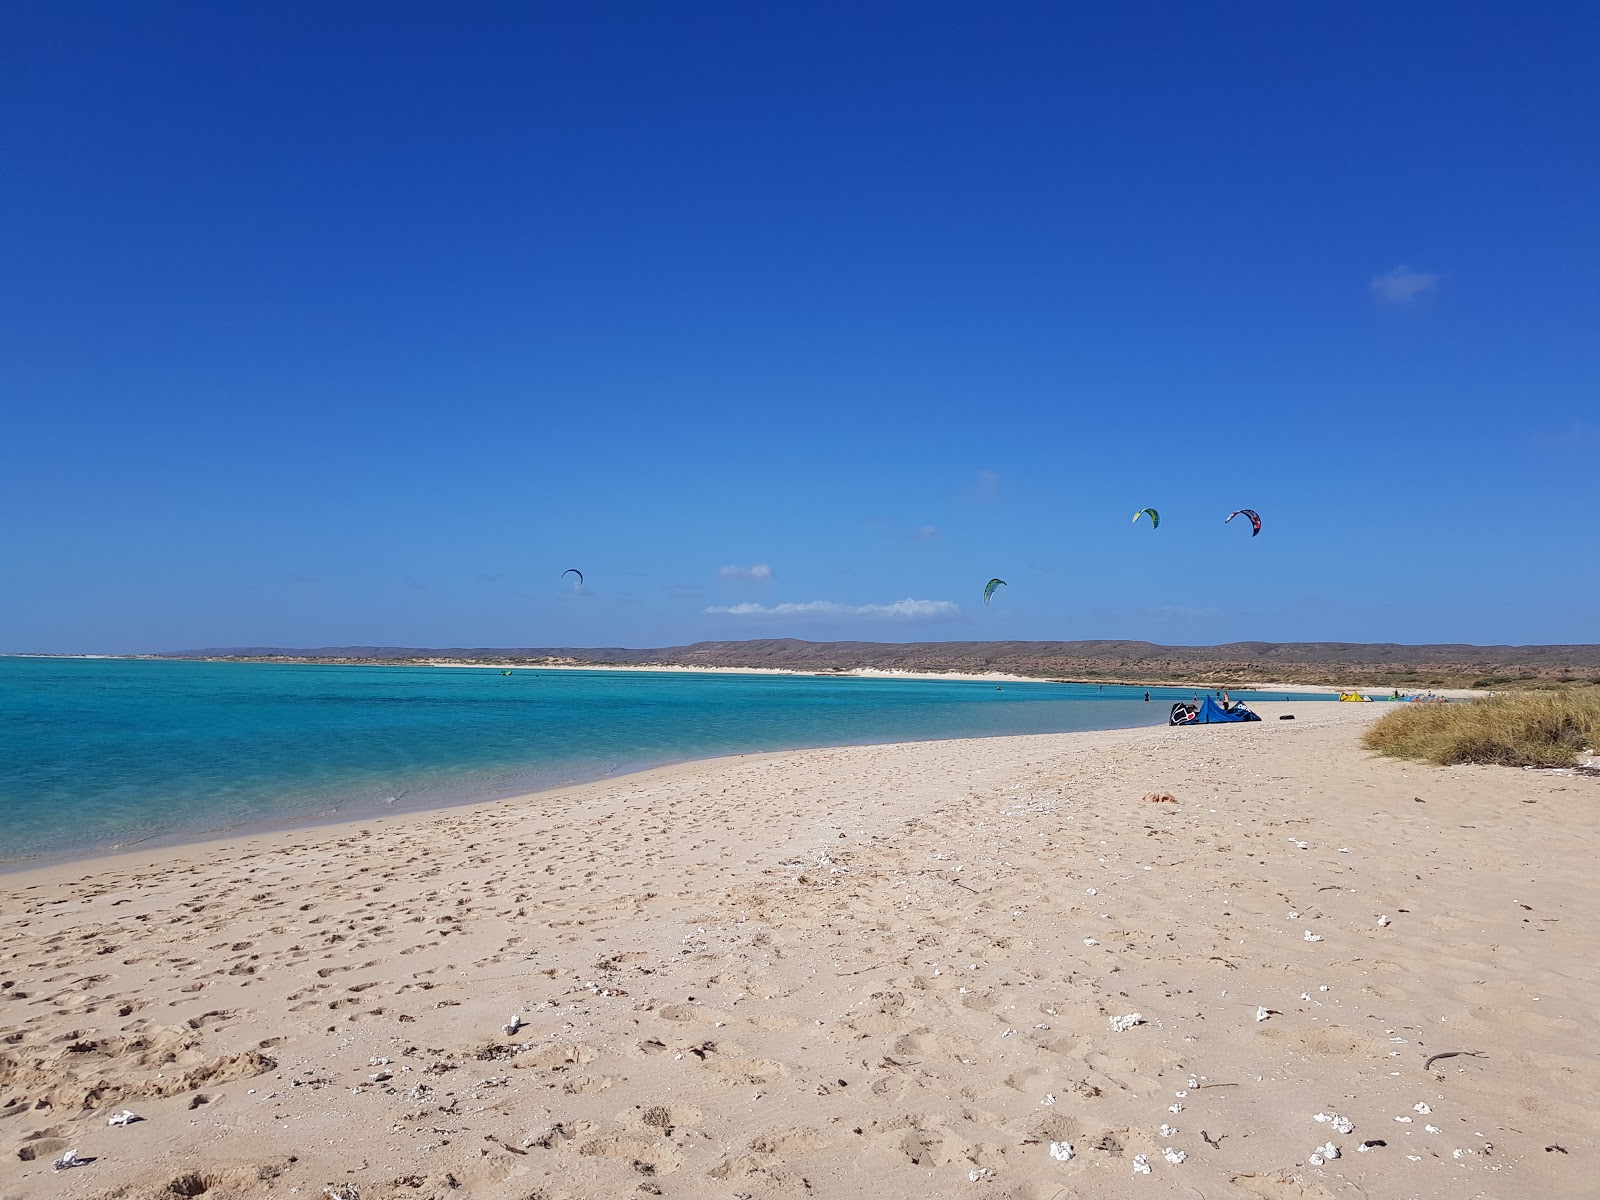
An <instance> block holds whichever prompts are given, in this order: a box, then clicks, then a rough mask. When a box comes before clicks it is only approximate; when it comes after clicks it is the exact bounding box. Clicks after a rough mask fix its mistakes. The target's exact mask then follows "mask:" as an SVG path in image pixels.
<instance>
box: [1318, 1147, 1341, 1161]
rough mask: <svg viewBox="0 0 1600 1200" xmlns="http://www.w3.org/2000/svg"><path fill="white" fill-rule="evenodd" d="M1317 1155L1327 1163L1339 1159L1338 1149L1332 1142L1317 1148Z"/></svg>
mask: <svg viewBox="0 0 1600 1200" xmlns="http://www.w3.org/2000/svg"><path fill="white" fill-rule="evenodd" d="M1317 1153H1318V1154H1320V1155H1322V1157H1323V1159H1324V1160H1326V1161H1327V1162H1332V1161H1333V1160H1334V1159H1336V1158H1338V1157H1339V1147H1337V1146H1335V1145H1334V1144H1333V1143H1332V1142H1329V1143H1328V1144H1327V1145H1325V1146H1319V1147H1317Z"/></svg>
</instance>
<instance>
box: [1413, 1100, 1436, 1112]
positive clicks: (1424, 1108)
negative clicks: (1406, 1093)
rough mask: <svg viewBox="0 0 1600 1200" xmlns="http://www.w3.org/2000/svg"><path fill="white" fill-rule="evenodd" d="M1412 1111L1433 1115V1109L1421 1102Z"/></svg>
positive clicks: (1414, 1105)
mask: <svg viewBox="0 0 1600 1200" xmlns="http://www.w3.org/2000/svg"><path fill="white" fill-rule="evenodd" d="M1411 1111H1412V1112H1419V1113H1431V1112H1432V1111H1433V1109H1431V1108H1429V1107H1428V1106H1427V1104H1425V1103H1423V1102H1422V1101H1420V1100H1419V1101H1418V1102H1417V1103H1416V1104H1413V1105H1412V1106H1411Z"/></svg>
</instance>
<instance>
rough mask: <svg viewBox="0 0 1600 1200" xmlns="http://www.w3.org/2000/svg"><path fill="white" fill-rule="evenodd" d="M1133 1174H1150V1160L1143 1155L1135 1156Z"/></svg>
mask: <svg viewBox="0 0 1600 1200" xmlns="http://www.w3.org/2000/svg"><path fill="white" fill-rule="evenodd" d="M1133 1173H1134V1174H1135V1175H1148V1174H1150V1160H1149V1159H1148V1158H1146V1157H1145V1156H1144V1155H1142V1154H1135V1155H1134V1156H1133Z"/></svg>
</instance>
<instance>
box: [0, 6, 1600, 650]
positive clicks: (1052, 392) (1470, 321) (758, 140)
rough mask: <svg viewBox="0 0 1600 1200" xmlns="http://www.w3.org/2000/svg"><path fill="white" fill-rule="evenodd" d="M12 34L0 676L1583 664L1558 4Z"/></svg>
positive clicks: (124, 17) (1568, 177) (433, 20)
mask: <svg viewBox="0 0 1600 1200" xmlns="http://www.w3.org/2000/svg"><path fill="white" fill-rule="evenodd" d="M3 22H4V35H3V36H0V162H3V164H4V169H3V170H0V237H3V239H4V252H3V254H0V439H3V445H0V451H3V455H4V458H3V462H4V471H3V473H0V506H3V508H0V511H3V512H4V514H5V518H4V520H3V521H0V650H19V651H37V650H54V651H101V652H114V651H137V650H158V649H170V648H178V647H188V646H201V645H240V644H253V645H262V644H277V645H303V646H310V645H326V644H349V643H381V644H408V645H661V644H669V643H676V642H682V641H689V640H695V639H701V638H729V637H768V636H798V637H811V638H839V637H851V638H871V639H879V640H920V639H943V638H961V639H966V638H1098V637H1129V638H1148V639H1151V640H1154V641H1165V642H1177V643H1207V642H1214V641H1225V640H1235V639H1248V638H1259V639H1267V640H1324V639H1341V640H1360V641H1368V640H1371V641H1379V640H1383V641H1388V640H1394V641H1458V640H1465V641H1476V642H1549V641H1594V640H1596V638H1597V617H1600V602H1597V600H1596V597H1597V596H1600V558H1597V556H1596V555H1595V553H1594V547H1593V546H1592V544H1590V538H1589V534H1590V532H1592V530H1593V528H1594V522H1593V519H1592V513H1593V493H1594V488H1595V484H1596V480H1597V479H1600V471H1597V470H1596V461H1597V459H1600V336H1597V334H1596V330H1600V287H1597V278H1596V274H1597V267H1600V205H1597V204H1596V203H1595V197H1596V196H1597V195H1600V156H1596V155H1595V153H1594V151H1593V148H1592V142H1593V129H1594V126H1595V122H1596V119H1597V117H1600V103H1597V102H1600V77H1597V76H1596V74H1595V73H1594V72H1593V70H1592V69H1591V66H1592V64H1591V62H1590V61H1589V60H1590V55H1591V50H1592V47H1593V46H1594V45H1595V44H1596V39H1597V37H1600V10H1597V9H1596V8H1594V7H1593V6H1589V5H1579V4H1555V5H1536V6H1513V5H1500V6H1486V5H1470V6H1469V5H1460V4H1432V5H1430V4H1408V5H1403V6H1393V5H1352V6H1343V7H1341V8H1339V9H1338V10H1337V11H1334V10H1317V9H1313V8H1307V7H1305V6H1290V5H1282V4H1267V5H1234V6H1228V7H1226V8H1225V9H1223V10H1217V9H1207V8H1205V7H1203V6H1197V5H1186V4H1172V5H1100V6H1093V7H1091V6H1083V5H1079V6H1069V5H1058V4H1047V5H1028V4H1013V5H1007V6H993V5H979V4H975V3H974V4H940V3H919V4H877V5H873V4H848V5H846V4H818V3H807V4H803V5H802V4H774V5H750V4H744V3H715V4H712V3H683V4H672V5H668V4H664V3H663V4H603V3H602V4H586V5H533V4H528V5H503V6H497V5H479V6H468V7H446V6H438V5H417V4H404V3H402V4H393V3H386V4H383V5H360V4H347V5H338V6H329V5H312V4H304V5H296V4H290V3H277V4H270V5H269V4H252V5H243V4H241V5H214V4H198V3H196V4H159V3H158V4H152V5H138V6H134V5H123V4H95V3H85V4H79V5H71V6H66V5H59V4H46V3H19V4H12V5H9V6H8V7H7V9H6V13H5V15H4V18H3ZM1145 505H1154V506H1155V507H1157V508H1159V509H1160V510H1161V512H1162V525H1161V528H1160V530H1159V531H1156V532H1152V531H1151V530H1150V529H1149V528H1148V527H1147V526H1145V525H1144V524H1143V523H1142V522H1141V524H1140V525H1139V526H1137V527H1136V526H1134V525H1132V524H1131V522H1130V518H1131V517H1132V515H1133V513H1134V511H1135V510H1136V509H1138V508H1141V507H1143V506H1145ZM1239 507H1250V508H1254V509H1256V510H1258V511H1259V512H1260V513H1261V514H1262V516H1263V518H1264V521H1265V527H1264V529H1263V532H1262V534H1261V536H1260V537H1258V538H1255V539H1252V538H1251V537H1250V536H1249V531H1248V528H1245V527H1243V523H1242V522H1241V521H1235V522H1234V523H1233V524H1231V525H1226V526H1225V525H1224V524H1223V517H1224V516H1225V515H1226V514H1227V513H1228V512H1229V511H1231V510H1233V509H1236V508H1239ZM567 567H579V568H581V569H582V570H583V571H584V572H585V573H586V579H587V582H586V584H585V586H584V587H583V588H582V589H576V588H574V587H573V586H571V585H572V582H573V581H572V580H571V577H568V578H567V580H566V582H565V583H563V581H562V578H561V572H562V571H563V570H564V569H565V568H567ZM758 567H762V568H764V569H763V570H756V569H755V568H758ZM991 575H999V576H1003V577H1004V578H1006V579H1007V580H1008V581H1009V585H1010V586H1009V587H1008V588H1006V589H1005V590H1003V591H1001V592H1000V593H999V595H998V596H997V597H996V599H995V602H994V603H993V604H992V605H990V606H989V607H987V608H986V607H984V606H983V604H982V603H981V590H982V587H983V583H984V581H985V580H987V579H988V578H989V577H990V576H991ZM902 601H915V602H918V603H914V604H902V603H900V602H902ZM783 606H790V607H787V608H785V607H783ZM794 606H800V607H794ZM730 610H731V611H730Z"/></svg>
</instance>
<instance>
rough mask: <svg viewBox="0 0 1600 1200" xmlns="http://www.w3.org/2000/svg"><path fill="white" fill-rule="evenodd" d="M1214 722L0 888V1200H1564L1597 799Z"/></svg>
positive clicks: (1579, 1129)
mask: <svg viewBox="0 0 1600 1200" xmlns="http://www.w3.org/2000/svg"><path fill="white" fill-rule="evenodd" d="M1257 707H1258V708H1259V710H1260V711H1261V712H1262V714H1263V716H1264V717H1265V718H1266V720H1265V721H1263V722H1262V723H1261V724H1258V725H1249V726H1240V727H1206V728H1195V729H1183V730H1169V729H1166V728H1151V729H1136V730H1120V731H1111V732H1101V733H1074V734H1058V735H1044V736H1033V737H1009V738H992V739H975V740H964V741H944V742H925V743H915V744H902V745H890V746H870V747H855V748H843V749H825V750H809V751H798V752H782V753H773V754H762V755H747V756H741V757H735V758H728V759H719V760H715V761H712V762H699V763H691V764H686V765H683V766H679V767H672V768H666V769H662V770H658V771H652V772H648V773H645V774H640V775H634V776H629V777H626V778H622V779H616V780H608V781H605V782H602V783H596V784H591V785H587V786H584V787H580V788H574V789H569V790H567V791H563V792H552V793H542V794H540V795H537V796H533V797H527V798H523V799H519V800H512V801H503V802H500V803H496V804H486V805H479V806H476V807H472V808H456V809H451V810H448V811H446V812H442V813H435V814H422V815H411V816H397V817H394V818H389V819H384V820H371V821H364V822H360V823H359V824H352V825H345V826H323V827H319V828H317V829H315V830H312V831H309V832H302V833H297V834H296V833H282V834H268V835H261V836H252V837H248V838H234V839H229V840H226V841H220V842H213V843H206V844H198V845H193V846H186V847H179V848H176V849H165V850H160V851H153V850H147V851H146V852H145V853H143V854H142V855H141V854H137V853H130V854H123V855H120V856H117V857H111V858H103V859H98V860H94V861H92V862H78V863H73V864H69V865H65V866H56V867H50V868H39V869H34V870H29V871H21V872H16V873H12V874H9V875H5V876H3V877H0V927H3V929H4V948H3V956H4V957H3V960H0V1012H3V1013H4V1021H3V1022H0V1037H3V1041H0V1197H7V1198H9V1197H19V1198H20V1197H28V1198H29V1200H32V1198H35V1197H39V1198H48V1197H65V1196H72V1197H122V1198H126V1200H138V1198H155V1197H162V1198H166V1197H172V1196H197V1195H206V1196H212V1197H257V1196H274V1197H289V1196H298V1197H307V1198H319V1200H320V1198H321V1197H325V1196H333V1197H336V1198H338V1200H356V1198H358V1197H359V1198H360V1200H378V1198H393V1197H417V1198H426V1197H445V1196H451V1197H457V1196H473V1197H476V1196H486V1197H508V1198H511V1200H557V1198H560V1197H568V1198H572V1200H578V1198H585V1200H587V1198H590V1197H595V1198H598V1197H623V1196H656V1195H661V1196H681V1197H712V1198H718V1200H721V1198H727V1200H734V1198H736V1197H746V1198H751V1200H754V1198H757V1197H768V1196H806V1195H812V1196H819V1197H847V1196H869V1195H870V1196H874V1197H883V1198H899V1197H904V1198H906V1200H911V1198H919V1200H920V1198H926V1197H943V1196H950V1197H956V1196H961V1197H968V1196H970V1197H994V1198H996V1200H1001V1198H1005V1200H1011V1198H1016V1200H1065V1198H1067V1197H1084V1198H1088V1197H1097V1198H1098V1197H1110V1198H1117V1197H1125V1196H1126V1197H1132V1196H1167V1195H1171V1196H1178V1197H1192V1196H1202V1197H1205V1198H1206V1200H1219V1198H1226V1197H1238V1198H1241V1200H1248V1198H1250V1197H1299V1198H1322V1197H1371V1198H1373V1200H1383V1198H1391V1197H1392V1198H1396V1200H1400V1198H1412V1197H1417V1198H1439V1200H1445V1198H1449V1200H1458V1198H1464V1197H1504V1198H1506V1200H1511V1198H1515V1197H1534V1196H1538V1197H1582V1196H1590V1195H1592V1194H1593V1192H1594V1182H1593V1181H1594V1179H1595V1178H1596V1174H1597V1168H1596V1165H1595V1164H1596V1156H1597V1155H1600V1116H1597V1115H1596V1114H1597V1112H1600V1065H1597V1062H1596V1059H1595V1054H1594V1044H1595V1036H1596V1033H1597V1031H1600V1021H1597V1018H1600V1002H1597V1001H1596V999H1595V997H1596V996H1597V995H1600V988H1597V984H1600V959H1597V957H1596V956H1595V955H1594V953H1593V951H1594V947H1595V938H1594V934H1593V932H1592V929H1591V927H1590V926H1589V924H1588V921H1589V919H1590V917H1589V916H1588V915H1586V914H1592V913H1593V912H1594V911H1595V910H1596V907H1597V900H1600V882H1597V876H1596V875H1595V873H1594V870H1593V863H1594V861H1595V859H1596V857H1597V856H1600V806H1597V803H1596V802H1597V801H1600V779H1596V778H1593V777H1587V776H1584V775H1581V774H1575V773H1570V772H1568V773H1561V772H1548V771H1540V772H1534V771H1511V770H1505V769H1496V768H1479V767H1461V768H1452V769H1436V768H1427V767H1420V766H1416V765H1407V764H1403V763H1398V762H1394V761H1390V760H1382V759H1377V758H1375V757H1373V756H1372V755H1370V754H1368V753H1367V752H1365V751H1363V750H1361V749H1360V747H1359V744H1358V740H1359V735H1360V732H1361V730H1362V729H1363V728H1364V727H1365V726H1366V724H1367V723H1368V722H1370V721H1372V720H1375V719H1377V718H1378V717H1379V716H1381V715H1382V714H1383V713H1384V712H1386V711H1388V709H1387V707H1386V706H1384V705H1381V704H1373V705H1353V704H1352V705H1338V704H1298V705H1294V704H1262V705H1259V706H1257ZM1286 712H1293V713H1294V714H1295V716H1296V718H1297V719H1296V720H1294V721H1293V722H1289V721H1278V720H1277V719H1276V718H1277V717H1278V716H1279V715H1281V714H1283V713H1286ZM1151 794H1158V795H1164V796H1168V797H1170V800H1167V799H1160V800H1152V799H1149V798H1147V797H1148V796H1150V795H1151ZM125 1110H126V1111H131V1112H132V1113H133V1114H135V1116H136V1117H137V1120H134V1121H131V1122H130V1123H127V1124H123V1125H116V1126H112V1125H109V1124H108V1119H109V1118H111V1117H112V1116H113V1115H115V1114H120V1113H122V1112H124V1111H125ZM69 1150H71V1151H75V1152H76V1155H77V1156H78V1158H79V1159H80V1160H84V1161H85V1165H83V1166H81V1167H74V1168H71V1169H66V1170H61V1171H53V1170H52V1167H51V1163H52V1160H55V1159H58V1158H60V1157H61V1156H62V1155H64V1154H65V1153H66V1152H67V1151H69Z"/></svg>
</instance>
